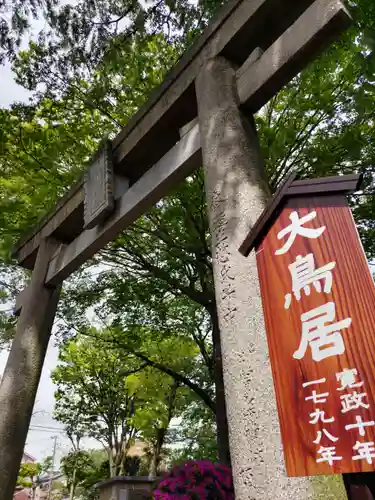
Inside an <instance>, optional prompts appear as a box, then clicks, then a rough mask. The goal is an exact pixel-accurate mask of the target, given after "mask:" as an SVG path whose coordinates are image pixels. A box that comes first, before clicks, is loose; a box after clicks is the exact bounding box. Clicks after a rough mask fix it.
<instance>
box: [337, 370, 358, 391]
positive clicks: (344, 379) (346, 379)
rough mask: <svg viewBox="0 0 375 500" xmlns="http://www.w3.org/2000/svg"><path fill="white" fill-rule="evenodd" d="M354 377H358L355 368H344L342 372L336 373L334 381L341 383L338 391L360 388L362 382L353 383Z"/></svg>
mask: <svg viewBox="0 0 375 500" xmlns="http://www.w3.org/2000/svg"><path fill="white" fill-rule="evenodd" d="M356 375H358V371H357V368H350V369H349V368H344V371H342V372H339V373H336V379H337V380H338V382H340V383H341V387H339V388H338V389H337V390H338V391H343V390H344V389H346V388H349V389H354V388H355V387H361V386H362V385H363V382H357V383H356V381H355V378H356Z"/></svg>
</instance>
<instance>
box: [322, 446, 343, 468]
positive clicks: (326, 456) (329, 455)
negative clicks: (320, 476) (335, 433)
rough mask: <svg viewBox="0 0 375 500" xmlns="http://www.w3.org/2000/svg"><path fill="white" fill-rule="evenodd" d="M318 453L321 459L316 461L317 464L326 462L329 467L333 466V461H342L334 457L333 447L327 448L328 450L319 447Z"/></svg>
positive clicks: (334, 450) (334, 449)
mask: <svg viewBox="0 0 375 500" xmlns="http://www.w3.org/2000/svg"><path fill="white" fill-rule="evenodd" d="M318 453H319V455H321V457H320V458H317V459H316V462H317V463H319V462H328V463H329V465H333V462H334V461H335V460H341V459H342V457H337V456H336V447H335V446H329V447H328V448H325V447H324V446H321V447H320V448H319V450H318Z"/></svg>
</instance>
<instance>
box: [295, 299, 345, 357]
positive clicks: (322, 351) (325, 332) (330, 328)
mask: <svg viewBox="0 0 375 500" xmlns="http://www.w3.org/2000/svg"><path fill="white" fill-rule="evenodd" d="M334 319H335V303H334V302H327V303H326V304H323V305H322V306H319V307H316V308H315V309H312V310H311V311H308V312H306V313H303V314H301V321H302V336H301V343H300V345H299V348H298V349H297V351H296V352H295V353H294V354H293V358H295V359H302V358H303V357H304V355H305V354H306V350H307V348H308V346H310V348H311V356H312V359H313V360H314V361H321V360H322V359H325V358H328V357H330V356H337V355H340V354H343V353H344V352H345V345H344V341H343V338H342V335H341V333H340V330H342V329H343V328H348V326H350V325H351V322H352V320H351V318H345V319H343V320H341V321H337V322H336V323H332V324H327V323H329V322H332V321H334Z"/></svg>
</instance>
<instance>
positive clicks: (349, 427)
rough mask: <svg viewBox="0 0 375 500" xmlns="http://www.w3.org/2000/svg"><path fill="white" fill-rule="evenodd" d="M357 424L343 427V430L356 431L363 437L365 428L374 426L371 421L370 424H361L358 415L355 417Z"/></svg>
mask: <svg viewBox="0 0 375 500" xmlns="http://www.w3.org/2000/svg"><path fill="white" fill-rule="evenodd" d="M355 419H356V421H357V423H356V424H348V425H346V426H345V429H346V430H347V431H348V430H350V429H358V432H359V434H360V436H364V435H365V427H370V426H373V425H375V422H374V421H373V420H371V421H370V422H363V421H362V417H361V416H360V415H356V417H355Z"/></svg>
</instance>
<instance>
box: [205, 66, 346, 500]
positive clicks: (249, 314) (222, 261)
mask: <svg viewBox="0 0 375 500" xmlns="http://www.w3.org/2000/svg"><path fill="white" fill-rule="evenodd" d="M196 89H197V98H198V109H199V126H200V131H201V145H202V154H203V162H204V169H205V185H206V194H207V202H208V208H209V220H210V228H211V235H212V255H213V264H214V277H215V292H216V299H217V303H218V314H219V324H220V329H221V344H222V355H223V371H224V382H225V392H226V402H227V413H228V424H229V438H230V446H231V457H232V467H233V473H234V482H235V490H236V499H237V500H249V499H254V500H274V499H275V498H277V499H278V500H282V499H293V500H294V499H299V500H302V499H309V500H312V499H315V498H317V496H316V495H315V491H314V488H313V486H312V483H311V482H310V480H309V479H308V478H291V479H290V478H287V477H286V474H285V470H284V464H283V456H282V447H281V438H280V431H279V423H278V417H277V410H276V402H275V394H274V389H273V381H272V373H271V368H270V363H269V357H268V347H267V341H266V333H265V328H264V323H263V311H262V304H261V299H260V291H259V283H258V274H257V268H256V262H255V256H254V255H250V256H249V257H248V258H245V257H243V256H242V255H241V254H240V253H239V252H238V248H239V246H240V244H241V243H242V241H243V240H244V238H245V237H246V235H247V233H248V231H249V229H250V227H252V226H253V224H254V223H255V221H256V220H257V218H258V217H259V216H260V214H261V213H262V211H263V209H264V207H265V203H266V200H267V198H268V196H269V192H268V188H267V184H266V182H265V181H264V180H263V177H262V159H261V156H260V152H259V145H258V139H257V135H256V132H255V129H254V126H253V125H252V124H249V123H248V122H246V120H245V119H244V117H243V116H241V113H240V112H239V109H238V98H237V90H236V81H235V72H234V70H233V69H232V68H231V66H230V64H229V63H228V62H227V61H226V60H225V59H223V58H217V59H215V60H212V61H211V62H209V63H208V64H207V66H206V67H205V68H204V69H203V70H202V71H201V73H200V74H199V76H198V79H197V83H196ZM341 490H342V487H341ZM342 491H343V490H342ZM328 493H329V491H328V490H327V491H325V498H329V494H328ZM343 498H345V497H343Z"/></svg>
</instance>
